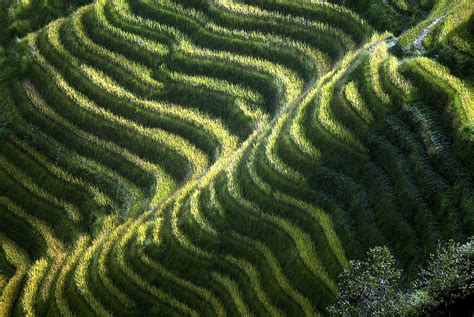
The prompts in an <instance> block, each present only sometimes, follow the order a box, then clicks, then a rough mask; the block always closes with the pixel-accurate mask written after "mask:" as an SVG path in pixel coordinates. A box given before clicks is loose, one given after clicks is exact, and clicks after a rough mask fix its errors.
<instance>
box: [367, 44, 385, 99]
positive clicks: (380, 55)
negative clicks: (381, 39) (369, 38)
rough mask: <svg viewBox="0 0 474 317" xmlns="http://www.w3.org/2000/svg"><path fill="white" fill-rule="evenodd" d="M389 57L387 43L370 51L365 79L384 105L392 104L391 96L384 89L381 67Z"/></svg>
mask: <svg viewBox="0 0 474 317" xmlns="http://www.w3.org/2000/svg"><path fill="white" fill-rule="evenodd" d="M387 57H388V50H387V45H386V44H385V43H381V44H379V45H377V46H376V47H374V48H373V50H372V51H371V52H370V55H369V59H368V63H367V64H366V67H365V70H364V72H365V76H364V78H365V81H366V82H367V84H368V85H369V87H370V88H369V89H370V91H371V92H373V93H374V94H375V96H376V97H377V98H378V100H379V102H382V104H383V105H390V104H391V99H390V96H389V95H388V94H387V93H386V92H385V91H384V89H383V85H382V80H381V78H380V68H381V67H382V65H383V62H384V61H385V60H386V58H387Z"/></svg>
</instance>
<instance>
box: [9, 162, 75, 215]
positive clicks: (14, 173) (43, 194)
mask: <svg viewBox="0 0 474 317" xmlns="http://www.w3.org/2000/svg"><path fill="white" fill-rule="evenodd" d="M0 167H1V168H2V169H3V170H4V171H6V172H7V173H8V174H10V176H11V177H12V178H14V179H15V180H16V181H17V182H19V183H20V184H21V185H22V186H24V187H25V188H27V189H28V190H29V191H30V192H31V193H32V194H34V195H36V196H38V197H40V198H42V199H44V200H46V201H47V202H49V203H51V204H53V205H56V206H57V207H59V208H60V209H63V210H65V211H66V213H67V214H68V217H69V218H70V219H71V220H72V221H74V222H79V221H80V218H81V214H80V211H79V210H78V209H77V207H76V206H74V205H72V204H70V203H68V202H66V201H64V200H62V199H60V198H57V197H55V196H53V195H51V194H50V193H49V192H47V191H46V190H44V189H43V188H42V187H41V186H39V185H37V184H36V183H35V182H34V181H33V180H32V179H31V178H30V177H28V175H27V174H25V173H24V172H23V171H22V170H20V169H18V168H17V167H15V165H13V164H12V163H11V162H9V161H8V160H7V159H6V158H5V157H4V156H2V155H0Z"/></svg>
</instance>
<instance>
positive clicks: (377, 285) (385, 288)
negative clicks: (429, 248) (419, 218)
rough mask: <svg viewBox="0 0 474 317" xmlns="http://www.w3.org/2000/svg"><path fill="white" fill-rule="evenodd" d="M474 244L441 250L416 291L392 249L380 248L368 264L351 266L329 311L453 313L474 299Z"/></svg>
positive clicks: (449, 245)
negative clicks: (405, 279) (464, 301)
mask: <svg viewBox="0 0 474 317" xmlns="http://www.w3.org/2000/svg"><path fill="white" fill-rule="evenodd" d="M473 259H474V240H473V239H472V238H471V239H470V240H469V241H468V242H466V243H464V244H461V243H459V242H455V241H453V240H450V241H448V242H447V243H444V244H441V243H440V244H439V246H438V249H437V251H436V253H435V254H432V255H431V256H430V258H429V260H428V262H427V264H426V267H425V268H423V269H421V270H420V273H419V274H418V277H417V278H416V279H415V281H413V282H412V283H411V287H410V288H406V289H403V290H402V288H401V277H402V271H401V270H399V269H397V267H396V262H395V258H394V257H393V256H392V255H391V254H390V251H389V249H388V248H387V247H375V248H373V249H371V250H370V251H369V252H368V253H367V260H365V261H350V266H349V269H348V270H346V271H344V272H343V273H342V274H341V275H340V277H339V283H338V285H339V288H340V289H341V292H340V294H339V296H338V298H337V300H336V303H335V304H334V305H333V306H331V307H329V308H328V311H329V313H330V314H332V315H337V316H397V315H421V314H423V313H425V314H426V313H431V312H441V311H448V312H450V309H451V308H452V305H453V304H454V306H456V303H457V302H459V301H460V300H462V299H465V298H468V297H469V296H472V295H473V294H474V261H473Z"/></svg>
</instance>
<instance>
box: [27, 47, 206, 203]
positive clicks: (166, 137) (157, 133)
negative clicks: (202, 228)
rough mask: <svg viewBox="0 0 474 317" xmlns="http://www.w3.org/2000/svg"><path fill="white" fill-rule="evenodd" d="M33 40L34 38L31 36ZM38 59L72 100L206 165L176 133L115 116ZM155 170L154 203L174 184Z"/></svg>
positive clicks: (204, 160) (203, 158) (198, 163)
mask: <svg viewBox="0 0 474 317" xmlns="http://www.w3.org/2000/svg"><path fill="white" fill-rule="evenodd" d="M31 40H33V38H31ZM34 55H35V56H36V58H37V60H38V62H39V63H40V64H41V65H42V67H44V68H45V70H47V71H48V73H49V74H50V75H51V76H52V77H53V78H55V80H56V81H57V83H58V85H59V87H60V88H61V89H62V90H63V92H64V93H65V94H66V95H67V96H69V98H71V99H72V100H74V101H75V102H76V103H77V104H78V105H80V106H81V107H83V108H84V109H85V110H88V111H90V112H91V113H93V114H94V115H97V116H99V117H102V118H103V119H105V120H108V121H110V122H111V123H113V124H114V125H118V126H123V127H125V128H129V129H132V130H134V131H135V132H137V133H139V134H141V135H143V136H144V137H147V138H150V139H152V140H154V141H156V142H158V143H161V144H166V146H169V147H170V148H172V149H175V150H176V151H180V152H182V154H183V157H189V158H190V159H192V160H193V163H194V165H195V168H196V169H198V170H199V168H200V167H201V166H205V165H206V163H207V160H206V158H205V155H204V154H202V153H200V151H198V150H197V149H196V148H194V146H192V145H190V144H189V143H187V142H186V141H185V140H183V139H181V138H179V137H178V136H176V135H170V134H167V133H165V132H164V131H162V130H158V129H149V128H145V127H143V126H140V125H138V124H137V123H135V122H132V121H130V120H127V119H125V118H122V117H118V116H115V115H114V114H112V113H111V112H109V111H107V110H105V109H102V108H100V107H97V106H96V105H95V104H94V102H93V101H91V100H89V99H87V98H86V97H85V96H83V95H82V94H80V93H79V92H77V91H76V90H74V88H73V87H71V86H70V85H69V84H68V83H67V82H66V81H65V80H64V79H63V78H62V76H61V75H60V74H59V73H58V72H57V70H55V69H54V67H53V66H51V65H49V64H48V63H47V62H46V60H45V59H44V58H43V57H42V56H41V55H40V54H39V52H38V51H36V52H35V54H34ZM154 169H155V171H154V174H155V175H156V176H157V179H158V180H159V181H158V183H160V184H161V186H160V188H159V191H157V192H156V193H155V195H154V197H153V199H152V205H154V204H156V203H157V202H158V201H159V200H161V199H162V197H163V196H165V195H167V193H168V192H169V190H170V188H171V186H172V185H171V184H173V182H172V180H171V178H170V177H169V176H168V175H166V174H165V172H164V171H163V170H162V169H161V168H159V167H158V166H155V167H154Z"/></svg>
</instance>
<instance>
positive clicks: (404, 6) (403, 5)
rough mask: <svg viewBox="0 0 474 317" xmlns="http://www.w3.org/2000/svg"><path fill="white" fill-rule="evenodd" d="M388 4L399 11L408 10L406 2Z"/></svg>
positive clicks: (397, 0) (392, 1) (408, 4)
mask: <svg viewBox="0 0 474 317" xmlns="http://www.w3.org/2000/svg"><path fill="white" fill-rule="evenodd" d="M390 3H391V4H392V5H393V6H394V7H395V8H397V9H398V10H400V11H403V12H406V11H408V10H410V3H409V2H408V1H407V0H390Z"/></svg>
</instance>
